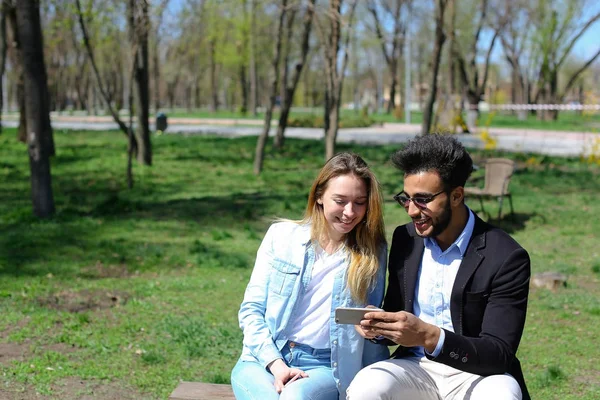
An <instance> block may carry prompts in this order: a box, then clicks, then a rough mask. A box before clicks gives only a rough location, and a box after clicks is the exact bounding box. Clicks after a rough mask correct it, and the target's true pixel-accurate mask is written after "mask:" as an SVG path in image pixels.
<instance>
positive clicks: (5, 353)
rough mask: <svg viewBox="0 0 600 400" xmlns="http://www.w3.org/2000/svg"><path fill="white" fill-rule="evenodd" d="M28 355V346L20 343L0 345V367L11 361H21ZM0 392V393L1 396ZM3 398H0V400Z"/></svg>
mask: <svg viewBox="0 0 600 400" xmlns="http://www.w3.org/2000/svg"><path fill="white" fill-rule="evenodd" d="M28 353H29V345H28V344H22V343H0V365H8V364H9V363H10V362H11V361H15V360H16V361H23V360H24V359H25V358H26V357H27V354H28ZM1 393H2V392H0V394H1ZM1 398H3V397H0V399H1Z"/></svg>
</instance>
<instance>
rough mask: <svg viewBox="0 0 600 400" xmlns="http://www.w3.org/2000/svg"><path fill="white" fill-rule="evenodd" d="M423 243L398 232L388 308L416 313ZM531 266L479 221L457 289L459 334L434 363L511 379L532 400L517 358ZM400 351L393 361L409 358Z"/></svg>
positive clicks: (409, 231)
mask: <svg viewBox="0 0 600 400" xmlns="http://www.w3.org/2000/svg"><path fill="white" fill-rule="evenodd" d="M423 250H424V243H423V238H421V237H420V236H418V235H417V234H416V232H415V227H414V225H413V224H412V223H409V224H406V225H402V226H399V227H398V228H396V230H395V231H394V237H393V239H392V246H391V250H390V258H389V263H388V268H389V277H388V279H389V282H388V289H387V292H386V296H385V300H384V305H383V308H384V309H385V310H386V311H391V312H395V311H401V310H405V311H408V312H410V313H413V312H414V295H415V286H416V283H417V278H418V272H419V266H420V263H421V258H422V255H423ZM529 278H530V261H529V255H528V254H527V251H525V249H523V248H522V247H521V246H520V245H519V244H518V243H517V242H516V241H515V240H513V239H512V238H511V237H510V236H509V235H508V234H507V233H506V232H504V231H502V230H500V229H498V228H495V227H493V226H491V225H489V224H487V223H486V222H484V221H483V220H481V219H480V218H478V217H477V216H475V226H474V229H473V235H472V237H471V241H470V242H469V246H468V247H467V251H466V252H465V255H464V258H463V260H462V263H461V265H460V267H459V269H458V273H457V275H456V280H455V282H454V287H453V288H452V294H451V300H450V302H451V304H450V312H451V315H452V325H453V328H454V332H450V331H448V330H445V334H446V339H445V341H444V346H443V347H442V350H441V353H440V354H439V355H438V356H437V357H435V358H432V357H429V358H431V359H433V360H434V361H436V362H440V363H443V364H446V365H449V366H451V367H454V368H456V369H459V370H461V371H466V372H471V373H474V374H478V375H484V376H487V375H495V374H504V373H507V372H508V373H509V374H511V375H512V376H513V377H514V378H515V379H516V380H517V381H518V382H519V385H520V386H521V390H522V392H523V399H529V393H528V391H527V387H526V386H525V380H524V378H523V373H522V371H521V365H520V363H519V360H518V359H517V358H516V356H515V355H516V352H517V348H518V347H519V342H520V340H521V335H522V333H523V328H524V325H525V316H526V312H527V297H528V294H529ZM406 353H407V349H406V348H404V347H402V346H400V347H399V348H398V349H397V350H396V351H395V352H394V354H393V355H392V357H393V358H398V357H402V356H404V355H406Z"/></svg>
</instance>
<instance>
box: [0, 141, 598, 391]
mask: <svg viewBox="0 0 600 400" xmlns="http://www.w3.org/2000/svg"><path fill="white" fill-rule="evenodd" d="M14 137H15V131H14V130H5V131H4V132H3V133H2V135H0V160H1V161H0V182H2V185H1V186H0V232H2V234H1V235H0V314H1V315H2V318H1V319H0V353H1V352H2V349H12V351H13V353H14V354H13V355H12V357H11V356H10V354H9V356H4V357H0V376H2V381H3V383H4V385H3V386H1V387H0V397H2V396H1V395H2V393H3V392H2V390H5V392H6V393H17V392H19V393H21V392H28V391H29V392H31V391H35V392H37V393H40V394H41V395H42V396H43V397H47V398H64V397H62V396H61V394H60V393H61V385H63V384H64V382H68V381H69V379H73V377H77V378H78V379H81V380H82V381H83V382H96V383H101V384H106V385H109V384H118V385H119V387H127V388H130V390H131V391H132V392H134V393H136V395H135V396H134V397H132V398H148V399H154V398H156V399H164V398H166V397H168V395H169V393H170V392H171V391H172V390H173V389H174V388H175V387H176V386H177V384H178V382H179V381H180V380H188V381H206V382H216V383H222V382H228V381H229V372H230V370H231V368H232V366H233V365H234V363H235V361H236V359H237V357H238V356H239V354H240V350H241V340H242V335H241V332H240V330H239V328H238V326H237V310H238V307H239V304H240V302H241V300H242V296H243V291H244V288H245V286H246V283H247V281H248V279H249V276H250V273H251V270H252V265H253V259H254V254H255V252H256V250H257V248H258V246H259V244H260V240H261V238H262V237H263V235H264V233H265V231H266V229H267V227H268V225H269V223H270V222H271V221H272V220H273V218H275V217H288V218H298V217H300V216H301V215H302V212H303V207H304V205H305V201H306V195H307V191H308V188H309V185H310V183H311V181H312V179H313V178H314V176H315V175H316V172H317V171H318V169H319V167H320V166H321V165H322V162H323V154H324V146H323V144H322V143H321V142H317V141H303V140H295V139H289V140H287V141H286V146H287V147H286V149H285V150H284V151H283V152H281V153H275V152H273V151H272V149H271V148H270V147H268V148H267V157H266V160H265V172H264V173H263V174H262V175H261V176H259V177H256V176H254V175H253V174H252V172H251V171H252V161H253V154H254V146H255V138H251V137H250V138H240V139H227V138H219V137H207V136H175V135H163V136H160V137H154V138H153V146H154V166H152V167H141V166H138V165H136V166H135V167H134V174H135V187H134V188H133V189H132V190H127V189H126V185H125V167H126V142H125V138H124V137H123V135H122V134H120V133H118V132H100V133H99V132H56V133H55V141H56V149H57V155H56V157H55V158H54V159H53V161H52V174H53V187H54V195H55V201H56V206H57V213H56V216H55V217H53V218H51V219H49V220H45V221H38V220H36V219H35V218H34V217H32V214H31V202H30V189H29V173H28V160H27V153H26V148H25V146H24V145H23V144H21V143H18V142H16V141H15V139H14ZM338 149H339V150H352V151H356V152H358V153H360V154H362V155H363V156H364V158H365V159H366V160H367V161H368V162H369V163H370V165H372V167H373V169H374V170H375V172H376V173H377V175H378V177H379V178H380V180H381V182H382V186H383V189H384V193H385V196H386V203H385V220H386V226H387V234H388V239H389V238H390V236H391V233H392V232H393V229H394V227H395V226H397V225H398V224H402V223H405V222H407V221H408V218H407V216H406V213H405V212H404V210H403V209H401V208H400V207H399V206H398V205H397V204H396V203H394V202H393V201H392V200H391V196H392V195H393V194H395V193H396V192H398V191H399V190H400V189H401V187H402V182H401V179H400V174H399V173H398V172H397V171H396V170H394V168H393V167H392V166H391V164H390V163H389V161H388V160H389V155H390V154H391V153H392V152H393V151H394V150H395V149H396V147H394V146H358V145H347V144H344V145H340V146H339V147H338ZM473 155H474V158H475V159H476V161H481V160H482V159H484V158H485V157H488V156H491V155H503V156H508V157H512V158H515V159H516V160H517V161H518V164H519V170H518V171H517V173H516V174H515V175H514V176H513V180H512V184H511V189H512V192H513V197H514V206H515V211H516V214H515V215H514V218H512V219H511V218H509V217H508V216H506V217H504V218H502V219H501V220H499V221H494V222H495V223H497V224H498V225H500V226H501V227H503V228H504V229H505V230H507V231H508V232H509V233H510V234H511V235H513V236H514V237H515V239H516V240H518V241H519V242H520V243H521V244H522V245H523V246H524V247H525V248H526V249H528V251H529V252H530V254H531V258H532V268H533V272H534V273H535V272H542V271H560V272H563V273H566V274H568V276H569V279H568V284H567V286H566V287H564V288H561V289H560V290H558V291H557V292H556V293H552V292H549V291H547V290H545V289H537V290H534V291H532V293H531V297H530V306H529V313H528V319H527V325H526V328H525V334H524V337H523V340H522V344H521V348H520V352H519V357H520V359H521V362H522V364H523V368H524V371H525V377H526V380H527V382H528V385H529V387H530V391H531V392H532V395H533V398H535V399H597V398H599V396H600V375H599V374H598V365H597V362H598V360H599V359H600V349H599V348H598V340H597V337H598V333H597V332H598V331H599V330H600V297H599V295H600V286H599V280H600V253H599V250H598V239H599V234H598V233H599V229H598V224H597V222H596V221H597V220H598V216H600V202H599V201H598V200H599V196H598V193H600V167H599V166H598V165H588V164H585V163H582V162H580V161H579V160H578V159H561V158H551V157H536V158H531V157H530V156H529V155H526V154H512V155H511V154H500V153H498V152H494V153H492V152H483V151H476V152H474V153H473ZM527 160H529V161H527ZM475 204H477V203H475ZM494 207H495V204H494V203H493V202H490V203H486V209H487V210H488V211H489V212H490V213H491V215H495V212H494V211H495V210H497V209H495V208H494ZM474 209H475V210H477V207H475V205H474ZM506 209H507V208H505V210H506ZM11 354H12V353H11ZM7 391H8V392H7ZM9 398H10V396H9Z"/></svg>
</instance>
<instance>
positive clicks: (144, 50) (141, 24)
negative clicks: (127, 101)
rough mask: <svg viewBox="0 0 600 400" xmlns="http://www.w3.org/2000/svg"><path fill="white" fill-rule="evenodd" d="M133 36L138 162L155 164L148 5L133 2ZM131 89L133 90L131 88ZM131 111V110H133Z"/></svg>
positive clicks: (131, 33) (130, 8)
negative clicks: (153, 162)
mask: <svg viewBox="0 0 600 400" xmlns="http://www.w3.org/2000/svg"><path fill="white" fill-rule="evenodd" d="M128 6H129V7H128V13H129V30H130V32H129V35H130V36H129V37H130V41H131V44H132V47H133V50H134V53H133V62H134V68H135V74H134V75H135V82H133V90H134V92H133V93H134V98H135V112H136V115H137V126H136V129H135V134H136V135H135V136H136V141H137V146H138V147H137V160H138V162H139V163H140V164H143V165H152V144H151V142H150V126H149V123H148V119H149V118H150V112H149V110H150V96H149V94H150V93H149V86H148V82H149V66H148V29H149V26H150V20H149V18H148V3H147V2H145V1H141V2H137V1H135V0H129V3H128ZM130 90H131V89H130ZM130 111H131V110H130Z"/></svg>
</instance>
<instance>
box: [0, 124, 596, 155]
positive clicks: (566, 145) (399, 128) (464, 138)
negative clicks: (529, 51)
mask: <svg viewBox="0 0 600 400" xmlns="http://www.w3.org/2000/svg"><path fill="white" fill-rule="evenodd" d="M3 124H4V125H5V126H13V127H14V126H16V125H17V121H15V120H5V121H3ZM275 125H276V124H274V126H273V127H272V129H271V132H270V134H271V135H273V134H274V133H275V129H276V128H275ZM52 126H53V127H54V129H67V130H110V129H118V127H117V125H116V124H115V123H114V122H113V121H112V119H111V117H79V116H74V117H70V116H53V117H52ZM151 129H154V128H153V125H152V124H151ZM261 130H262V121H260V120H250V119H200V118H169V127H168V128H167V131H166V133H168V134H184V135H194V134H195V135H198V134H205V135H208V134H211V135H214V134H216V135H223V136H227V137H239V136H256V135H258V134H260V132H261ZM419 131H420V125H418V124H401V123H384V124H382V125H378V126H373V127H369V128H346V129H340V130H339V132H338V141H339V142H343V143H352V142H354V143H361V144H367V143H369V144H393V143H404V142H407V141H408V140H410V139H411V138H413V137H415V136H416V135H417V134H418V132H419ZM489 132H490V134H491V136H492V137H493V138H494V139H496V140H497V146H496V148H497V149H500V150H507V151H519V152H530V153H537V154H547V155H561V156H580V155H582V154H588V153H589V152H590V150H591V148H592V146H593V145H594V143H597V144H600V134H598V133H586V132H566V131H546V130H536V129H509V128H490V129H489ZM286 137H293V138H304V139H321V138H322V137H323V129H319V128H287V129H286ZM457 137H458V139H459V140H460V141H461V142H462V143H463V144H465V146H468V147H472V148H473V147H474V148H482V147H483V146H484V142H483V141H482V139H481V138H480V137H479V135H477V134H467V135H465V134H458V135H457Z"/></svg>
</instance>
